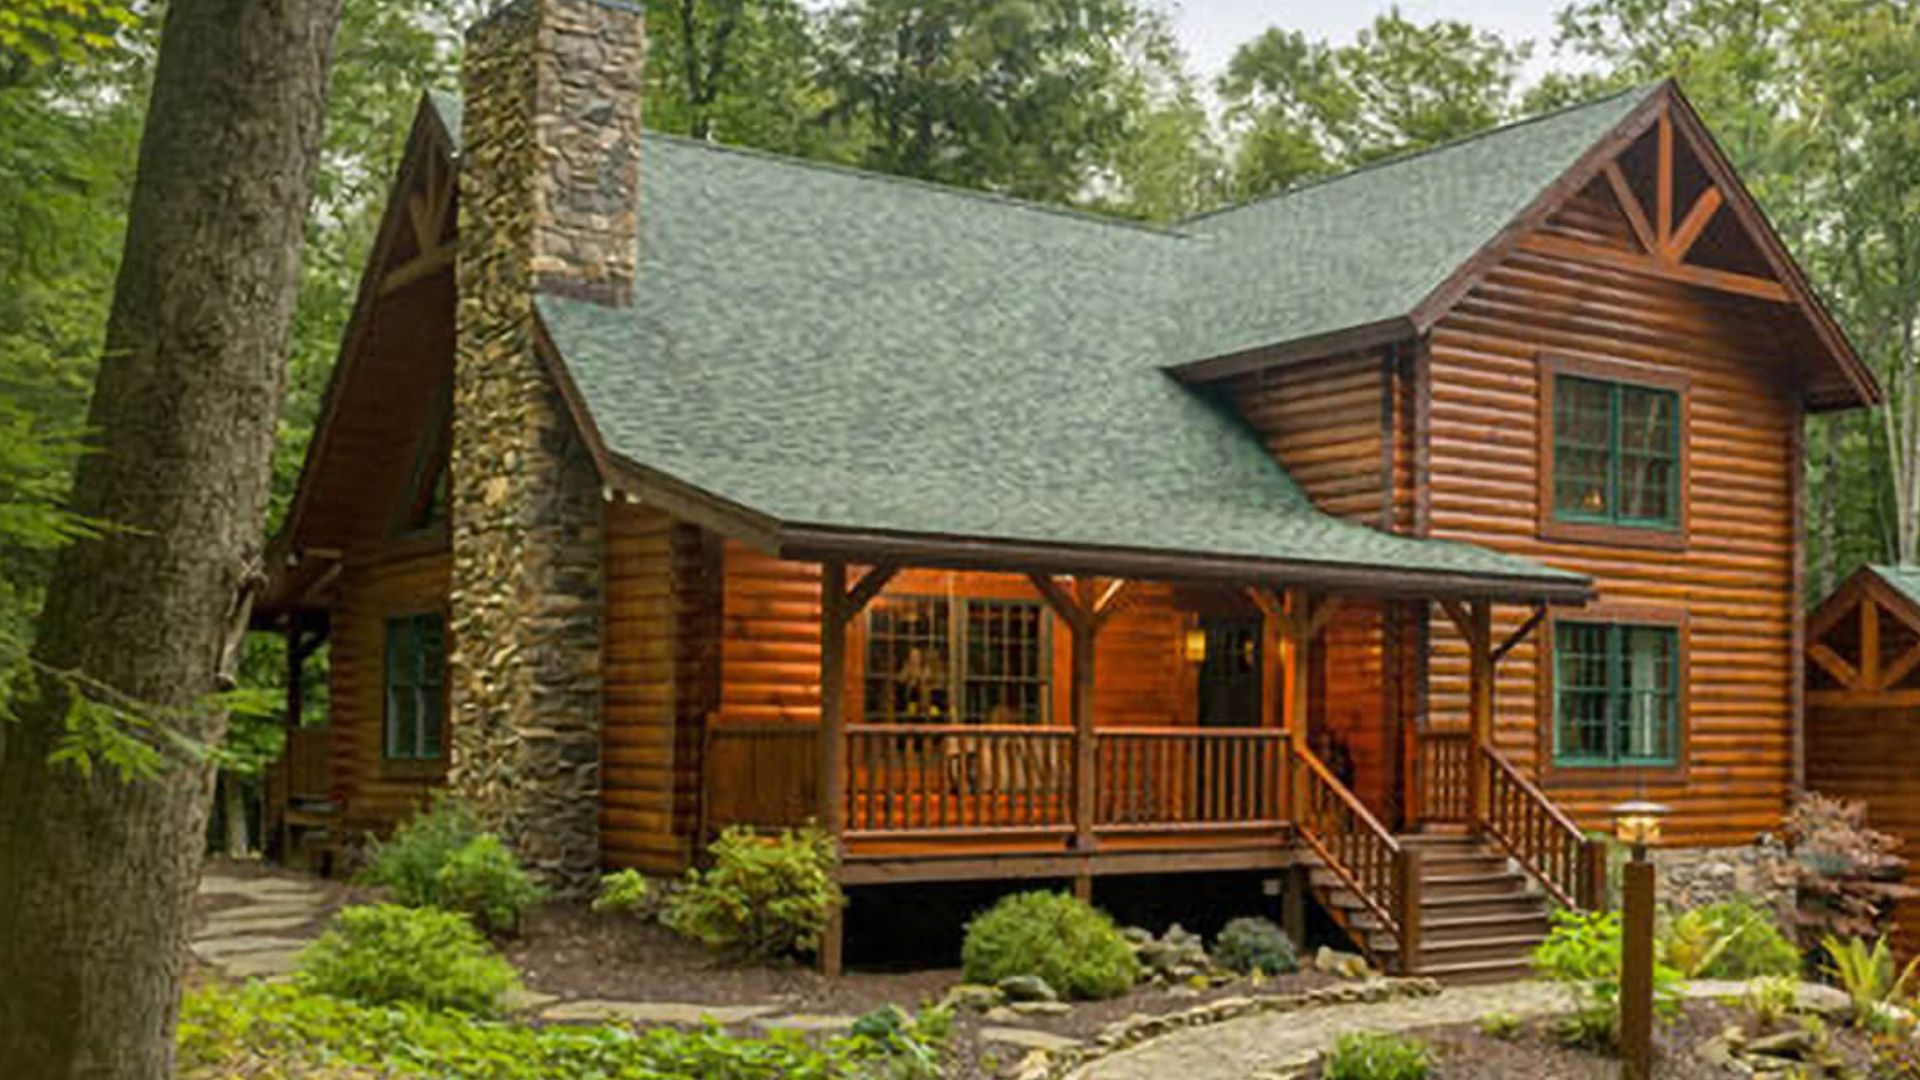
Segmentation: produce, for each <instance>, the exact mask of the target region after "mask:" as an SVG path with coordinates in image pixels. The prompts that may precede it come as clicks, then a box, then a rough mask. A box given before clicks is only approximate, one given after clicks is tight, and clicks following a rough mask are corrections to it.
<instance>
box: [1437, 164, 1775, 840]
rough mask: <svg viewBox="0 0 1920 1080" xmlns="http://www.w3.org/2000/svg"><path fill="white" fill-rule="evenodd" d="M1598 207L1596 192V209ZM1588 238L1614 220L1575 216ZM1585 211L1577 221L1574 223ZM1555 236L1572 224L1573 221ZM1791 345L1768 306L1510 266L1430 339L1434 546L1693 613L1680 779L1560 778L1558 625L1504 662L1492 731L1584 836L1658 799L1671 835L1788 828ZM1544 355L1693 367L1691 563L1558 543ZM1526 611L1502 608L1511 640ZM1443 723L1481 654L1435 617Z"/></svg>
mask: <svg viewBox="0 0 1920 1080" xmlns="http://www.w3.org/2000/svg"><path fill="white" fill-rule="evenodd" d="M1589 198H1590V200H1591V198H1592V197H1589ZM1579 209H1580V211H1581V215H1584V218H1582V220H1583V221H1584V224H1582V226H1581V227H1582V228H1583V229H1585V230H1586V231H1588V232H1602V231H1604V229H1603V226H1602V225H1601V224H1597V223H1596V221H1595V219H1599V218H1604V217H1605V214H1606V213H1607V210H1608V208H1607V207H1606V205H1605V204H1604V203H1602V202H1593V201H1589V203H1588V204H1586V205H1583V206H1581V207H1579ZM1581 215H1573V216H1574V217H1580V216H1581ZM1560 221H1561V225H1559V226H1556V227H1571V226H1570V225H1567V224H1566V223H1567V222H1568V221H1569V216H1568V215H1565V214H1563V215H1562V217H1561V219H1560ZM1791 340H1792V339H1791V336H1790V335H1789V334H1788V333H1787V332H1786V331H1785V330H1784V329H1783V328H1782V326H1781V324H1780V323H1778V322H1775V321H1774V311H1773V310H1772V309H1770V308H1769V307H1768V305H1766V304H1764V303H1760V302H1757V301H1745V300H1737V299H1734V298H1732V297H1730V296H1727V295H1726V294H1719V293H1709V292H1707V291H1704V290H1701V289H1699V288H1696V287H1693V286H1688V285H1684V284H1680V283H1677V282H1673V281H1669V280H1663V279H1658V278H1654V277H1651V276H1646V275H1641V274H1635V273H1629V272H1626V271H1622V270H1613V269H1603V268H1599V267H1596V266H1593V265H1589V264H1585V263H1580V262H1574V261H1571V260H1566V259H1561V258H1556V257H1547V256H1542V255H1534V254H1528V253H1524V252H1521V253H1516V254H1514V255H1513V256H1511V257H1510V258H1508V259H1507V260H1506V261H1505V262H1504V263H1503V264H1502V265H1500V266H1498V267H1496V268H1495V269H1494V270H1493V271H1492V272H1491V273H1490V274H1489V275H1488V276H1487V277H1486V278H1485V279H1484V280H1483V282H1482V283H1481V284H1480V285H1478V286H1477V287H1476V288H1475V289H1473V290H1472V292H1471V293H1470V294H1469V295H1468V296H1467V297H1466V298H1465V299H1464V300H1463V301H1462V302H1461V303H1460V304H1459V305H1457V306H1456V307H1455V308H1454V310H1453V311H1452V312H1450V313H1449V314H1448V315H1447V316H1446V317H1444V318H1443V319H1442V321H1441V322H1440V323H1439V324H1438V325H1437V326H1436V328H1435V329H1434V331H1433V333H1432V335H1431V340H1430V343H1429V352H1428V355H1427V358H1426V359H1427V363H1428V364H1429V365H1430V369H1429V371H1428V372H1427V373H1426V377H1427V378H1428V379H1430V381H1431V386H1432V398H1431V403H1430V407H1429V412H1430V415H1429V417H1428V429H1429V432H1428V445H1427V448H1426V449H1427V465H1428V467H1427V470H1426V472H1427V476H1428V490H1427V499H1426V502H1425V504H1424V506H1423V507H1422V509H1423V510H1424V513H1423V514H1422V515H1421V516H1422V517H1423V518H1424V519H1425V520H1426V521H1427V522H1429V523H1430V528H1431V534H1432V535H1433V536H1436V537H1446V538H1452V539H1460V540H1470V541H1474V542H1477V543H1481V544H1484V545H1487V546H1490V547H1494V548H1498V549H1501V550H1504V551H1509V552H1513V553H1516V554H1520V555H1526V556H1529V557H1532V558H1536V559H1539V560H1541V561H1542V562H1546V563H1548V564H1551V565H1554V566H1560V567H1565V568H1569V569H1574V570H1580V571H1583V572H1585V573H1588V574H1591V575H1592V576H1593V577H1594V579H1595V581H1596V583H1597V585H1598V588H1599V595H1600V599H1599V603H1600V604H1601V605H1607V606H1615V607H1620V606H1638V607H1646V608H1662V609H1674V610H1678V611H1681V612H1684V613H1685V615H1686V617H1687V619H1688V630H1687V632H1686V633H1687V638H1688V640H1687V642H1686V643H1685V644H1684V648H1685V650H1686V655H1687V656H1688V657H1689V660H1690V672H1689V675H1690V692H1689V694H1688V696H1687V703H1686V717H1685V720H1684V724H1685V729H1686V730H1685V739H1686V743H1685V748H1684V754H1685V760H1684V767H1683V769H1682V770H1680V771H1679V772H1678V773H1670V774H1650V775H1645V776H1643V777H1635V776H1633V775H1632V774H1627V773H1619V772H1608V771H1604V770H1592V771H1588V772H1585V773H1574V772H1569V771H1558V772H1556V771H1555V770H1553V769H1551V768H1550V767H1546V768H1544V770H1543V766H1547V762H1546V760H1545V759H1546V758H1547V757H1548V756H1549V755H1548V754H1546V753H1543V750H1542V748H1543V746H1546V745H1549V744H1546V743H1544V742H1543V739H1544V737H1545V735H1546V732H1545V728H1544V722H1543V717H1546V716H1548V715H1550V709H1551V705H1550V703H1549V702H1548V701H1547V700H1546V696H1545V687H1546V685H1547V683H1546V679H1547V675H1548V673H1547V672H1546V670H1545V664H1546V663H1547V658H1546V650H1544V649H1542V648H1540V647H1539V646H1540V644H1541V642H1542V641H1543V640H1547V636H1548V634H1549V633H1550V631H1549V628H1548V627H1545V626H1543V627H1542V628H1541V631H1539V632H1536V634H1535V635H1534V636H1533V638H1531V639H1530V640H1529V641H1528V642H1527V643H1525V644H1523V645H1521V646H1520V647H1519V648H1517V649H1515V650H1514V652H1513V653H1512V654H1511V655H1510V656H1509V657H1508V658H1507V659H1506V660H1505V661H1504V662H1503V663H1502V664H1501V665H1500V669H1499V675H1498V689H1497V696H1496V703H1495V707H1496V710H1497V713H1496V715H1497V731H1496V738H1497V741H1498V742H1499V744H1500V745H1501V746H1502V748H1503V749H1504V750H1506V752H1507V753H1508V754H1509V755H1510V756H1512V757H1513V758H1514V759H1515V760H1516V762H1517V763H1519V764H1520V765H1521V766H1522V767H1523V768H1524V769H1526V770H1527V771H1529V772H1530V773H1535V774H1536V775H1539V774H1541V773H1542V772H1543V771H1544V776H1545V780H1546V785H1547V790H1548V793H1549V794H1550V795H1551V796H1552V797H1553V798H1554V799H1556V800H1557V801H1559V802H1560V804H1561V805H1562V806H1563V807H1565V808H1566V809H1567V810H1569V811H1570V812H1571V813H1573V814H1574V815H1575V816H1576V818H1577V819H1578V820H1579V821H1581V823H1582V824H1584V825H1586V826H1589V827H1593V826H1600V825H1603V824H1604V823H1605V821H1606V818H1607V807H1608V806H1609V805H1611V804H1612V803H1614V802H1616V801H1618V800H1620V799H1621V798H1624V797H1629V796H1634V795H1645V796H1646V797H1648V798H1652V799H1657V800H1659V801H1662V802H1666V803H1669V804H1670V805H1672V807H1673V808H1674V811H1675V814H1674V817H1673V818H1672V820H1671V821H1670V822H1669V823H1668V825H1667V829H1666V836H1667V839H1668V842H1670V843H1675V844H1726V845H1733V844H1743V843H1747V842H1749V841H1751V840H1752V838H1753V837H1754V835H1755V834H1757V833H1759V832H1761V831H1764V830H1767V829H1771V828H1773V827H1774V826H1776V825H1777V824H1778V822H1779V818H1780V814H1781V812H1782V810H1783V808H1784V806H1785V798H1786V792H1787V787H1788V785H1789V783H1790V781H1791V768H1792V749H1791V739H1792V728H1791V723H1792V693H1791V690H1790V684H1791V682H1792V680H1793V678H1794V660H1793V657H1792V643H1793V640H1794V637H1793V635H1794V627H1795V621H1796V619H1797V618H1798V617H1799V613H1798V604H1797V602H1796V598H1795V596H1794V580H1795V572H1794V561H1795V536H1794V532H1793V528H1794V525H1793V511H1792V505H1793V499H1794V497H1795V490H1796V489H1795V485H1794V482H1793V477H1794V475H1795V471H1796V470H1797V469H1798V467H1799V462H1798V460H1797V439H1796V434H1797V431H1798V427H1799V424H1800V417H1801V413H1800V409H1799V406H1798V405H1797V403H1796V401H1795V400H1794V398H1793V396H1792V393H1791V392H1790V390H1789V389H1788V387H1789V385H1790V382H1791V373H1790V365H1791V362H1792V360H1791V356H1790V355H1783V354H1785V353H1787V352H1788V350H1789V348H1790V346H1787V345H1783V344H1782V342H1784V341H1791ZM1543 353H1551V354H1559V355H1566V356H1573V357H1588V358H1599V359H1604V360H1612V361H1624V362H1628V363H1632V364H1639V365H1646V366H1648V367H1650V368H1656V369H1660V370H1664V371H1674V372H1682V373H1684V374H1685V375H1686V377H1687V378H1688V380H1689V383H1690V390H1689V392H1688V398H1689V402H1688V404H1689V407H1690V410H1691V429H1690V430H1691V434H1690V441H1689V444H1688V446H1687V447H1686V448H1685V453H1686V455H1687V463H1688V466H1689V469H1690V478H1689V482H1688V488H1687V490H1686V491H1685V493H1684V497H1685V499H1686V500H1687V514H1686V517H1687V518H1689V519H1690V520H1689V522H1688V537H1687V544H1686V547H1685V548H1684V549H1683V550H1655V549H1650V548H1645V547H1624V546H1618V545H1613V544H1606V543H1593V542H1587V543H1580V542H1570V541H1550V540H1546V539H1543V538H1542V537H1541V529H1540V498H1541V495H1540V483H1539V471H1540V439H1541V437H1542V432H1541V431H1540V422H1539V409H1540V387H1541V382H1540V362H1541V356H1542V354H1543ZM1526 615H1527V612H1526V610H1525V609H1523V608H1517V607H1513V606H1503V607H1500V608H1496V625H1495V633H1496V635H1497V636H1499V637H1504V636H1505V635H1506V634H1507V633H1508V632H1510V631H1511V630H1512V629H1514V628H1515V626H1516V625H1517V624H1518V623H1519V622H1520V621H1521V620H1523V619H1524V618H1525V617H1526ZM1428 629H1429V632H1430V635H1431V639H1432V642H1433V645H1432V653H1431V659H1430V676H1429V677H1430V680H1431V682H1430V690H1431V694H1430V699H1429V702H1428V705H1429V708H1430V710H1431V712H1432V715H1433V718H1434V722H1435V723H1436V724H1460V725H1464V723H1465V715H1466V701H1467V662H1466V661H1467V658H1466V650H1465V648H1464V645H1463V644H1462V643H1461V641H1460V639H1459V637H1458V636H1457V635H1456V634H1455V632H1454V630H1453V628H1452V626H1451V625H1450V624H1448V623H1447V622H1446V620H1444V619H1435V620H1432V621H1431V624H1430V626H1429V628H1428Z"/></svg>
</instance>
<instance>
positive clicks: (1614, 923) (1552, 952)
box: [1533, 911, 1680, 1052]
mask: <svg viewBox="0 0 1920 1080" xmlns="http://www.w3.org/2000/svg"><path fill="white" fill-rule="evenodd" d="M1620 962H1621V936H1620V913H1619V912H1617V911H1609V912H1605V913H1574V912H1567V911H1558V912H1555V913H1554V916H1553V931H1552V932H1551V933H1549V934H1548V935H1547V940H1545V941H1543V942H1541V943H1540V946H1539V947H1538V948H1536V949H1535V950H1534V951H1533V966H1534V970H1536V971H1537V972H1539V974H1540V976H1541V977H1542V978H1545V979H1548V980H1551V981H1553V982H1556V983H1558V984H1560V985H1561V986H1562V987H1564V988H1565V990H1566V992H1567V995H1568V998H1569V1004H1570V1005H1571V1008H1570V1010H1569V1012H1568V1015H1567V1017H1566V1019H1565V1020H1564V1021H1563V1022H1562V1028H1561V1032H1562V1034H1563V1035H1564V1036H1565V1037H1566V1039H1567V1040H1568V1041H1569V1042H1573V1043H1578V1044H1580V1045H1582V1046H1587V1047H1590V1048H1592V1049H1595V1050H1601V1051H1606V1052H1611V1051H1612V1050H1613V1049H1614V1048H1615V1047H1617V1046H1618V1045H1619V1039H1620ZM1653 994H1654V1009H1655V1013H1656V1015H1659V1016H1664V1017H1671V1016H1673V1015H1675V1014H1676V1013H1677V1012H1678V1011H1679V1008H1680V973H1679V972H1677V971H1675V970H1674V969H1673V968H1671V967H1668V966H1667V965H1666V964H1663V963H1659V962H1658V961H1656V962H1655V963H1654V965H1653Z"/></svg>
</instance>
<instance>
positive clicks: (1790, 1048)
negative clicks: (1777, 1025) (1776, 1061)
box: [1745, 1029, 1813, 1057]
mask: <svg viewBox="0 0 1920 1080" xmlns="http://www.w3.org/2000/svg"><path fill="white" fill-rule="evenodd" d="M1812 1049H1813V1033H1812V1032H1810V1031H1806V1030H1805V1029H1797V1030H1791V1031H1782V1032H1778V1033H1776V1034H1773V1035H1762V1036H1760V1037H1759V1038H1757V1039H1754V1040H1752V1041H1750V1042H1748V1043H1747V1045H1746V1047H1745V1051H1746V1053H1748V1054H1767V1055H1770V1056H1772V1057H1800V1056H1802V1055H1804V1054H1806V1053H1808V1052H1809V1051H1811V1050H1812Z"/></svg>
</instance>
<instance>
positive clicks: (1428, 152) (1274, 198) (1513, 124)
mask: <svg viewBox="0 0 1920 1080" xmlns="http://www.w3.org/2000/svg"><path fill="white" fill-rule="evenodd" d="M1663 83H1664V80H1660V81H1655V82H1644V83H1635V84H1633V85H1631V86H1623V87H1621V88H1620V89H1618V90H1613V91H1610V92H1608V93H1605V94H1601V95H1600V96H1599V97H1592V98H1588V99H1587V100H1585V101H1576V102H1574V103H1572V104H1570V105H1562V106H1560V107H1559V108H1557V109H1548V110H1546V111H1545V112H1537V113H1534V114H1532V115H1530V116H1522V117H1520V118H1519V119H1516V120H1509V121H1507V122H1506V123H1504V124H1495V125H1494V126H1493V127H1488V128H1481V129H1480V130H1479V131H1474V132H1470V133H1468V134H1466V135H1462V136H1460V137H1459V138H1457V139H1450V140H1448V141H1446V142H1443V143H1435V144H1433V145H1432V146H1422V147H1420V148H1418V149H1414V150H1404V151H1401V152H1399V153H1396V154H1389V155H1387V156H1386V157H1383V158H1378V159H1376V160H1373V161H1369V162H1366V163H1365V164H1362V165H1356V166H1354V167H1353V168H1351V169H1348V170H1346V171H1345V172H1337V173H1330V174H1328V175H1326V176H1317V177H1314V178H1313V179H1311V180H1307V181H1305V182H1303V183H1300V184H1298V185H1296V186H1294V187H1289V188H1283V189H1281V190H1279V191H1271V192H1268V193H1267V194H1265V195H1259V196H1256V197H1254V198H1251V199H1248V200H1247V201H1246V202H1241V203H1234V204H1232V205H1230V206H1217V207H1215V208H1213V209H1212V210H1202V211H1201V212H1199V213H1197V214H1189V215H1187V216H1186V217H1183V218H1180V219H1179V220H1178V221H1175V222H1174V223H1173V224H1175V225H1183V226H1184V225H1191V224H1193V223H1194V222H1197V221H1205V220H1207V219H1209V218H1215V217H1219V216H1221V215H1223V214H1231V213H1233V212H1235V211H1238V210H1247V209H1251V208H1252V207H1255V206H1260V205H1263V204H1266V203H1271V202H1279V201H1281V200H1283V199H1287V198H1291V197H1292V196H1295V195H1299V194H1302V193H1304V192H1308V191H1312V190H1313V189H1315V188H1322V187H1327V186H1329V185H1332V184H1337V183H1339V182H1340V181H1342V180H1349V179H1352V178H1353V177H1356V176H1359V175H1361V174H1363V173H1370V172H1377V171H1378V170H1381V169H1385V168H1389V167H1391V166H1395V165H1404V164H1406V163H1407V162H1409V161H1416V160H1418V159H1420V158H1423V157H1430V156H1432V155H1434V154H1438V153H1441V152H1443V151H1446V150H1453V149H1456V148H1458V147H1462V146H1466V145H1468V144H1470V143H1475V142H1479V141H1480V140H1482V139H1488V138H1492V137H1493V136H1495V135H1504V134H1506V133H1507V132H1510V131H1516V130H1518V129H1520V128H1523V127H1528V126H1530V125H1533V124H1538V123H1542V122H1544V121H1547V120H1552V119H1555V118H1556V117H1561V116H1565V115H1567V114H1569V113H1575V112H1579V111H1581V110H1583V109H1591V108H1594V107H1596V106H1599V105H1604V104H1606V103H1608V102H1610V101H1616V100H1618V99H1620V98H1622V97H1626V96H1629V95H1632V94H1640V93H1646V94H1650V93H1652V92H1653V91H1655V90H1657V89H1659V88H1660V86H1661V85H1663Z"/></svg>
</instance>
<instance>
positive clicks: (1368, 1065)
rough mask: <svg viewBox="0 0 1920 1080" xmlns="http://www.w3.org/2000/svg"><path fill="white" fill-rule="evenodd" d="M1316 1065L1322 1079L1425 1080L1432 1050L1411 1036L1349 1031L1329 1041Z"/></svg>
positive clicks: (1428, 1070)
mask: <svg viewBox="0 0 1920 1080" xmlns="http://www.w3.org/2000/svg"><path fill="white" fill-rule="evenodd" d="M1320 1069H1321V1075H1322V1076H1323V1077H1325V1080H1426V1076H1427V1074H1428V1073H1430V1072H1431V1071H1432V1070H1433V1054H1432V1052H1431V1051H1430V1050H1428V1048H1427V1044H1426V1043H1425V1042H1424V1041H1422V1040H1420V1039H1416V1038H1413V1037H1411V1036H1407V1035H1392V1034H1387V1033H1384V1032H1377V1031H1350V1032H1347V1033H1346V1034H1344V1035H1341V1036H1340V1037H1339V1038H1337V1039H1335V1040H1334V1041H1333V1049H1331V1050H1329V1051H1327V1056H1326V1058H1325V1060H1324V1061H1323V1062H1322V1063H1321V1066H1320Z"/></svg>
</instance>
